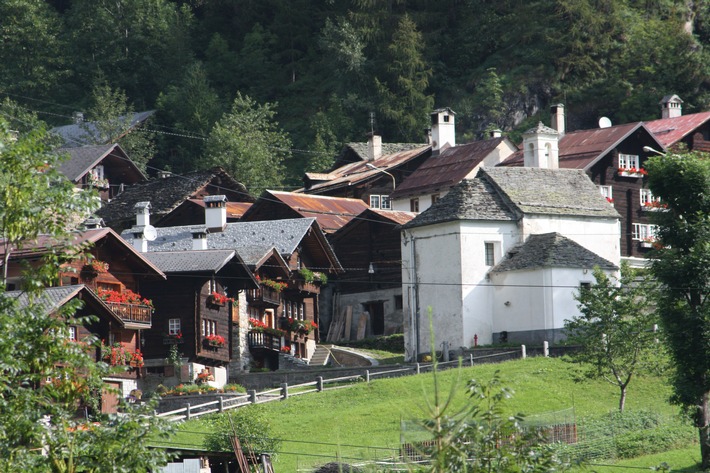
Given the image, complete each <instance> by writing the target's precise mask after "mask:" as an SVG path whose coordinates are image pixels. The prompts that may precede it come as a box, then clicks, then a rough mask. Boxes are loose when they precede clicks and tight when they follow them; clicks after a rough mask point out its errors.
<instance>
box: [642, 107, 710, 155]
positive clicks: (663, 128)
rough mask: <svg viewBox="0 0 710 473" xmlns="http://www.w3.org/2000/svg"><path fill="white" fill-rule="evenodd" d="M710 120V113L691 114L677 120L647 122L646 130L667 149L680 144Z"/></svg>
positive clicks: (665, 119)
mask: <svg viewBox="0 0 710 473" xmlns="http://www.w3.org/2000/svg"><path fill="white" fill-rule="evenodd" d="M708 120H710V112H701V113H691V114H689V115H682V116H680V117H675V118H661V119H659V120H652V121H650V122H646V128H648V129H649V130H650V131H651V133H653V135H654V136H655V137H656V139H657V140H658V141H659V142H660V143H661V144H662V145H663V146H664V147H665V148H667V147H669V146H671V145H674V144H676V143H678V142H679V141H680V140H682V139H683V138H685V137H686V136H688V135H689V134H690V133H692V132H693V131H695V130H696V129H697V128H698V127H699V126H701V125H703V124H704V123H706V122H707V121H708Z"/></svg>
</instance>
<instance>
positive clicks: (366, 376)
mask: <svg viewBox="0 0 710 473" xmlns="http://www.w3.org/2000/svg"><path fill="white" fill-rule="evenodd" d="M365 382H366V383H368V384H369V383H370V370H365Z"/></svg>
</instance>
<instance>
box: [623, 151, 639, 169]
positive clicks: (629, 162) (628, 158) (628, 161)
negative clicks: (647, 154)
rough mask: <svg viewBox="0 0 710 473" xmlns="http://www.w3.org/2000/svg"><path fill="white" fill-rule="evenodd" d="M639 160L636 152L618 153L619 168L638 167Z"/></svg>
mask: <svg viewBox="0 0 710 473" xmlns="http://www.w3.org/2000/svg"><path fill="white" fill-rule="evenodd" d="M640 168H641V160H640V157H639V155H638V154H626V153H619V169H640Z"/></svg>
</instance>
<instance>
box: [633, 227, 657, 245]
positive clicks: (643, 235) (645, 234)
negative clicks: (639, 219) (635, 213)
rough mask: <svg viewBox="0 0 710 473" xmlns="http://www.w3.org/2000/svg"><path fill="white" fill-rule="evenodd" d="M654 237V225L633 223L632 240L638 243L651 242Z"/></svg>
mask: <svg viewBox="0 0 710 473" xmlns="http://www.w3.org/2000/svg"><path fill="white" fill-rule="evenodd" d="M655 237H656V225H647V224H645V223H634V228H633V234H632V238H633V239H634V240H638V241H644V240H653V239H655Z"/></svg>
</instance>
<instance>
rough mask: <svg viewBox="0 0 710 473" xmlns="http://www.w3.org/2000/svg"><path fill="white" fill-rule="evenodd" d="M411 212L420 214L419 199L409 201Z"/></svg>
mask: <svg viewBox="0 0 710 473" xmlns="http://www.w3.org/2000/svg"><path fill="white" fill-rule="evenodd" d="M409 211H410V212H419V199H417V198H416V197H415V198H414V199H410V200H409Z"/></svg>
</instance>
